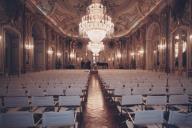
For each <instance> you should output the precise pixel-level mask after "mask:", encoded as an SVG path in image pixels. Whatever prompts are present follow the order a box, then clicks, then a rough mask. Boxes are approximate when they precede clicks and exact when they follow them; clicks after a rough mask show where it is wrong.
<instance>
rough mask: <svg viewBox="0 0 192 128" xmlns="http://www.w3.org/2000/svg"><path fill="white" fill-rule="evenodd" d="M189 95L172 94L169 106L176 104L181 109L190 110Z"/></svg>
mask: <svg viewBox="0 0 192 128" xmlns="http://www.w3.org/2000/svg"><path fill="white" fill-rule="evenodd" d="M189 104H190V103H189V97H188V96H187V95H170V96H169V102H168V107H169V108H170V107H171V106H174V107H175V108H178V109H179V110H180V111H189Z"/></svg>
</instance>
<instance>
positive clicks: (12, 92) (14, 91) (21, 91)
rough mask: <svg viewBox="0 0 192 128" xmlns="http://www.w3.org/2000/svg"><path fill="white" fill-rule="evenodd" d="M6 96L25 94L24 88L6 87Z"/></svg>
mask: <svg viewBox="0 0 192 128" xmlns="http://www.w3.org/2000/svg"><path fill="white" fill-rule="evenodd" d="M7 96H26V92H25V90H24V89H8V92H7Z"/></svg>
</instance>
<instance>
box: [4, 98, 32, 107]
mask: <svg viewBox="0 0 192 128" xmlns="http://www.w3.org/2000/svg"><path fill="white" fill-rule="evenodd" d="M4 107H5V108H7V109H9V108H17V109H16V110H18V109H20V108H24V107H29V102H28V97H5V98H4Z"/></svg>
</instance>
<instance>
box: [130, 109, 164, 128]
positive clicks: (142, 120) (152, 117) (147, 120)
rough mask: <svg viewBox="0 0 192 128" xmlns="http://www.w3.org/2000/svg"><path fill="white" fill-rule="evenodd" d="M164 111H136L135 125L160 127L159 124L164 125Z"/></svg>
mask: <svg viewBox="0 0 192 128" xmlns="http://www.w3.org/2000/svg"><path fill="white" fill-rule="evenodd" d="M164 122H165V120H164V112H163V111H159V110H148V111H139V112H135V118H134V125H135V126H150V125H152V126H153V128H155V126H156V127H157V128H159V125H163V124H164Z"/></svg>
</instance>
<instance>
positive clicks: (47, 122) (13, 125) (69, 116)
mask: <svg viewBox="0 0 192 128" xmlns="http://www.w3.org/2000/svg"><path fill="white" fill-rule="evenodd" d="M77 126H78V123H77V122H76V117H75V115H74V111H65V112H44V113H42V115H41V118H35V115H34V113H32V112H15V113H2V114H0V127H1V128H28V127H35V128H47V127H69V128H77Z"/></svg>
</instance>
